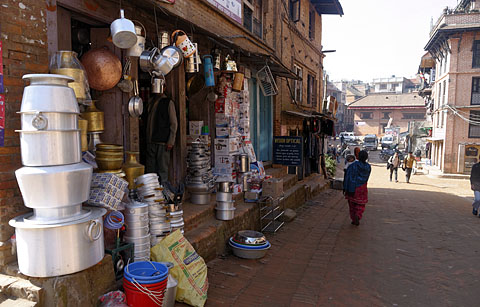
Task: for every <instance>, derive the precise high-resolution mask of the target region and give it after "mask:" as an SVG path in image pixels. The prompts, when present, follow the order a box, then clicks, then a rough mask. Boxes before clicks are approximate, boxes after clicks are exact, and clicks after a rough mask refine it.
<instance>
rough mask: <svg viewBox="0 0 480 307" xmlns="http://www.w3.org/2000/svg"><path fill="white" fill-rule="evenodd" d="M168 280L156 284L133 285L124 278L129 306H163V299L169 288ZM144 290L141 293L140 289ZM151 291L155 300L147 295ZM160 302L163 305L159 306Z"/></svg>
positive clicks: (124, 287)
mask: <svg viewBox="0 0 480 307" xmlns="http://www.w3.org/2000/svg"><path fill="white" fill-rule="evenodd" d="M167 282H168V278H166V279H165V280H162V281H161V282H158V283H156V284H136V285H135V284H133V283H131V282H129V281H128V280H126V279H125V278H123V289H124V290H125V294H126V296H127V304H128V306H131V307H137V306H138V307H156V306H162V305H163V297H164V296H165V290H166V288H167ZM137 287H138V288H140V289H142V291H143V292H142V291H140V290H139V289H138V288H137ZM149 291H151V292H153V293H154V295H155V298H152V297H150V295H149V294H147V293H148V292H149ZM144 292H147V293H144ZM159 302H162V304H160V305H159Z"/></svg>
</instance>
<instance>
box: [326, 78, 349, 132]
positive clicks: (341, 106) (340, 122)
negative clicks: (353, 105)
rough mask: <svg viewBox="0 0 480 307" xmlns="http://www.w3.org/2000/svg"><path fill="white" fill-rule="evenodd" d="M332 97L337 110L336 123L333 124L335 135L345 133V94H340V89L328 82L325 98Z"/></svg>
mask: <svg viewBox="0 0 480 307" xmlns="http://www.w3.org/2000/svg"><path fill="white" fill-rule="evenodd" d="M328 96H333V97H335V99H336V100H337V102H338V109H337V114H336V116H335V117H336V119H337V121H336V122H335V133H337V134H338V133H340V132H342V131H345V124H344V115H345V111H346V110H347V106H346V105H345V94H344V93H343V92H342V90H341V89H339V88H337V87H336V86H335V84H333V83H332V82H330V81H328V82H327V97H328Z"/></svg>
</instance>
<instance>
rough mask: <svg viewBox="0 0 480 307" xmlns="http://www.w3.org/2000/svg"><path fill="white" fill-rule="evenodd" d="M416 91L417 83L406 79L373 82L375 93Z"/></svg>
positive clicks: (382, 79)
mask: <svg viewBox="0 0 480 307" xmlns="http://www.w3.org/2000/svg"><path fill="white" fill-rule="evenodd" d="M414 90H415V83H414V82H412V80H410V79H407V78H404V77H395V76H391V77H389V78H375V79H373V82H372V92H374V93H397V94H400V93H409V92H412V91H414Z"/></svg>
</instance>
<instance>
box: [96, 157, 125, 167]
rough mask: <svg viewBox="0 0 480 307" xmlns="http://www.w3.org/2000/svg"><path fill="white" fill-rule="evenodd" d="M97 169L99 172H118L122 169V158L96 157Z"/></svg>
mask: <svg viewBox="0 0 480 307" xmlns="http://www.w3.org/2000/svg"><path fill="white" fill-rule="evenodd" d="M95 161H97V165H98V168H99V169H101V170H119V169H121V168H122V164H123V158H120V159H119V158H99V157H96V158H95Z"/></svg>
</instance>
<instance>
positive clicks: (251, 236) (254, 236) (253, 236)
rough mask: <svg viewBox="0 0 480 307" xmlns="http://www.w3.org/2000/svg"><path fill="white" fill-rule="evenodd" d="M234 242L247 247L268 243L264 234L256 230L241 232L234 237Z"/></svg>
mask: <svg viewBox="0 0 480 307" xmlns="http://www.w3.org/2000/svg"><path fill="white" fill-rule="evenodd" d="M232 240H233V241H235V242H236V243H239V244H245V245H263V244H266V243H267V242H268V241H267V238H266V237H265V236H264V235H263V233H261V232H258V231H255V230H240V231H239V232H237V233H236V234H235V235H234V236H233V237H232Z"/></svg>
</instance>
